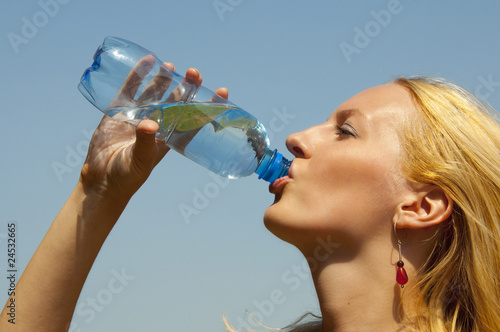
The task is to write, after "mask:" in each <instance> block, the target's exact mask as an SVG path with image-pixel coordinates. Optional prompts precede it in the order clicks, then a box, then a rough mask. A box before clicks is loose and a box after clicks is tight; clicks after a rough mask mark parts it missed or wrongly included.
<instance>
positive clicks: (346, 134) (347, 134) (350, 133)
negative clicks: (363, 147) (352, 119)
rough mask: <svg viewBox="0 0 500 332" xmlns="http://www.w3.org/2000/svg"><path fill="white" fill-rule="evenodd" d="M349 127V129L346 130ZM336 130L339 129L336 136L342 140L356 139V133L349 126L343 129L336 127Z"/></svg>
mask: <svg viewBox="0 0 500 332" xmlns="http://www.w3.org/2000/svg"><path fill="white" fill-rule="evenodd" d="M346 127H348V128H346ZM335 128H336V129H337V132H336V134H337V135H338V136H339V137H340V138H350V137H356V131H355V130H354V129H353V128H352V127H351V126H349V125H345V124H344V125H343V126H342V127H341V126H335Z"/></svg>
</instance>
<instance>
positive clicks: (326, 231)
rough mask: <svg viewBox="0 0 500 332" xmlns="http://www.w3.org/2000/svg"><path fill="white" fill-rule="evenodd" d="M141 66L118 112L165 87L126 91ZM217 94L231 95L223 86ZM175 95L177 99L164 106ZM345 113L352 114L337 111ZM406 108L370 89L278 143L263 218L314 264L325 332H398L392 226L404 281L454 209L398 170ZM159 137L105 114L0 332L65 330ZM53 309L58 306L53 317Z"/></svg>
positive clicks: (156, 157) (392, 89)
mask: <svg viewBox="0 0 500 332" xmlns="http://www.w3.org/2000/svg"><path fill="white" fill-rule="evenodd" d="M143 61H144V62H143V63H139V64H138V65H137V68H135V69H134V70H132V71H131V73H130V74H129V77H128V79H127V81H126V82H125V84H124V86H123V88H122V91H121V92H120V93H119V95H118V96H117V97H116V102H117V104H119V105H123V104H124V103H125V104H126V103H130V104H133V105H137V104H140V103H141V101H146V100H147V101H151V100H153V101H154V100H155V98H156V96H161V95H162V89H165V90H166V88H167V87H168V84H169V83H168V82H165V81H162V78H161V77H158V79H157V80H153V83H152V85H151V86H150V87H148V88H147V89H146V90H145V92H144V94H143V95H142V96H140V97H139V98H138V99H137V100H134V99H133V98H134V96H135V93H136V91H134V89H136V88H137V84H135V82H137V81H138V80H141V77H142V75H145V72H147V70H144V68H147V66H148V61H150V60H149V59H148V58H144V60H143ZM167 66H169V67H170V68H172V69H173V65H171V64H167ZM185 77H186V78H185V80H186V84H194V85H197V86H199V85H201V82H202V78H201V75H200V74H199V72H198V71H197V70H196V69H192V68H191V69H189V70H188V71H187V73H186V76H185ZM216 94H218V95H219V96H221V97H223V98H226V99H227V97H228V92H227V89H225V88H221V89H218V90H217V91H216ZM179 95H180V94H179V91H174V92H173V94H172V95H171V96H169V98H175V99H178V96H179ZM352 109H357V110H358V111H357V112H352V111H351V112H345V110H352ZM414 111H415V108H414V107H413V105H412V103H411V101H410V98H409V95H408V93H407V92H406V90H404V89H403V88H401V87H399V86H395V85H386V86H382V87H376V88H373V89H370V90H367V91H365V92H363V93H361V94H359V95H357V96H355V97H353V98H352V99H350V100H349V101H347V102H346V103H344V104H343V105H341V106H340V107H339V109H338V110H337V111H335V112H334V114H333V115H332V116H331V117H330V119H329V120H328V121H327V122H326V123H325V124H322V125H319V126H315V127H312V128H310V129H308V130H306V131H304V132H301V133H298V134H294V135H292V136H290V138H289V139H288V140H287V146H288V148H289V149H290V151H292V153H293V154H294V155H295V156H296V159H295V160H294V161H293V163H292V167H291V170H290V176H289V177H285V178H283V179H280V180H279V181H277V182H275V183H274V184H273V185H271V187H270V189H271V192H273V193H274V194H275V195H276V201H275V203H274V204H273V205H272V206H271V207H269V209H268V210H267V211H266V214H265V217H264V220H265V224H266V226H267V227H268V228H269V229H270V230H271V231H272V232H273V233H274V234H276V235H277V236H278V237H280V238H281V239H283V240H286V241H288V242H290V243H292V244H294V245H296V246H297V247H298V248H299V249H300V250H301V251H302V252H303V254H304V255H305V256H306V257H307V258H308V260H309V262H310V263H311V272H312V275H313V280H314V283H315V286H316V290H317V293H318V298H319V301H320V307H321V311H322V315H323V320H324V323H323V327H322V331H323V332H326V331H384V332H387V331H396V329H398V328H399V327H400V319H399V316H398V313H397V310H396V309H395V308H396V307H397V304H398V301H399V292H400V291H401V290H400V288H399V286H398V285H396V284H395V281H394V277H395V263H396V261H397V259H398V258H397V252H396V251H395V248H396V243H395V238H394V235H393V232H392V229H393V225H394V223H395V222H396V221H397V226H398V229H400V230H405V229H407V230H409V231H408V232H406V234H404V244H405V250H404V261H405V268H406V270H407V272H408V274H409V275H410V278H413V277H414V273H415V272H414V271H415V269H416V268H417V267H418V266H420V265H421V264H422V262H423V260H424V259H425V257H427V256H426V254H427V253H428V248H426V247H424V246H423V244H422V243H423V240H424V239H427V238H429V237H430V235H432V231H433V229H434V228H435V227H438V226H439V224H440V223H441V222H442V221H443V220H445V219H446V218H447V216H449V213H450V211H451V205H452V204H451V203H450V202H449V200H448V199H447V197H446V195H444V194H443V193H442V191H441V190H440V189H439V188H434V187H432V186H423V185H422V186H414V185H411V184H408V183H407V182H406V181H405V180H404V178H403V177H402V175H401V174H400V173H399V171H398V170H399V168H398V165H399V164H398V163H399V154H400V146H399V143H398V130H399V128H400V127H401V123H402V119H403V118H404V116H401V115H402V114H411V112H414ZM361 113H362V114H363V115H361ZM336 126H338V127H340V129H339V128H336ZM157 130H158V125H157V124H156V122H154V121H149V120H145V121H142V122H140V123H139V124H138V125H137V127H134V126H132V125H130V124H128V123H124V122H119V121H114V120H112V119H111V118H109V117H107V116H105V117H104V118H103V119H102V121H101V123H100V124H99V126H98V128H97V129H96V131H95V133H94V136H93V138H92V140H91V142H90V145H89V152H88V156H87V159H86V161H85V163H84V165H83V167H82V171H81V176H80V179H79V181H78V183H77V185H76V186H75V189H74V190H73V192H72V193H71V195H70V197H69V198H68V200H67V202H66V203H65V205H64V206H63V208H62V209H61V211H60V212H59V214H58V215H57V216H56V218H55V220H54V222H53V224H52V226H51V227H50V229H49V231H48V232H47V234H46V236H45V238H44V239H43V240H42V242H41V244H40V246H39V247H38V249H37V251H36V252H35V254H34V256H33V257H32V259H31V261H30V263H29V264H28V266H27V267H26V269H25V271H24V273H23V275H22V276H21V278H20V280H19V282H18V284H17V286H16V294H15V301H16V304H17V305H16V316H17V322H16V325H13V324H9V323H8V316H7V313H8V309H7V308H4V311H2V313H1V314H0V330H1V331H14V330H15V331H42V332H43V331H65V330H67V329H68V328H69V325H70V322H71V317H72V315H73V311H74V309H75V305H76V302H77V300H78V296H79V294H80V292H81V289H82V287H83V284H84V282H85V279H86V278H87V275H88V273H89V271H90V269H91V267H92V264H93V262H94V260H95V258H96V256H97V254H98V253H99V250H100V248H101V246H102V244H103V242H104V241H105V239H106V237H107V236H108V234H109V232H110V231H111V229H112V228H113V227H114V225H115V224H116V222H117V220H118V218H119V216H120V214H121V213H122V212H123V210H124V208H125V206H126V205H127V203H128V201H129V200H130V198H131V197H132V195H133V194H134V193H135V192H136V191H137V190H138V189H139V188H140V186H141V185H142V184H143V183H144V182H145V181H146V179H147V178H148V176H149V174H150V173H151V171H152V170H153V168H154V166H155V165H156V164H157V163H158V162H159V161H160V160H161V159H162V157H163V156H164V155H165V154H166V153H167V151H168V148H167V147H166V146H165V145H164V143H163V142H157V141H156V139H155V132H156V131H157ZM354 131H355V135H353V134H354ZM325 244H326V245H325ZM330 244H334V246H332V245H330ZM318 249H319V250H318ZM54 257H57V260H55V259H54ZM41 276H43V277H41ZM410 280H411V279H410ZM7 303H9V302H7ZM53 308H58V310H57V314H54V311H53Z"/></svg>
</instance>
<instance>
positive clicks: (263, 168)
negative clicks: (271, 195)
mask: <svg viewBox="0 0 500 332" xmlns="http://www.w3.org/2000/svg"><path fill="white" fill-rule="evenodd" d="M290 164H291V161H289V160H288V159H286V158H285V157H283V155H282V154H281V153H279V152H278V150H274V151H272V150H270V149H268V150H267V151H266V153H265V154H264V156H263V157H262V159H261V161H260V163H259V167H258V168H257V170H256V171H255V173H257V174H258V175H259V179H263V180H266V181H267V182H269V183H273V182H274V181H275V180H276V179H279V178H280V177H283V176H285V175H287V174H288V169H289V168H290Z"/></svg>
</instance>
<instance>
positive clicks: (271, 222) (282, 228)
mask: <svg viewBox="0 0 500 332" xmlns="http://www.w3.org/2000/svg"><path fill="white" fill-rule="evenodd" d="M288 211H290V210H289V209H287V212H288ZM264 225H265V226H266V228H267V229H268V230H269V231H270V232H271V233H273V234H274V235H275V236H276V237H278V238H279V239H281V240H283V241H285V242H288V243H290V244H293V245H296V244H298V243H299V242H300V241H301V240H303V239H304V229H303V226H304V225H303V224H302V223H301V222H297V219H296V218H293V215H289V214H288V213H286V212H284V211H283V209H282V207H281V206H280V205H279V204H276V203H275V204H273V205H271V206H270V207H268V208H267V210H266V212H265V213H264Z"/></svg>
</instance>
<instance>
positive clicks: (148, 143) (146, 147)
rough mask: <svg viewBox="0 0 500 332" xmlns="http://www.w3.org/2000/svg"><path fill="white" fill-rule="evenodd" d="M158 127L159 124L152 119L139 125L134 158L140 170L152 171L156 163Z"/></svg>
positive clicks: (134, 146)
mask: <svg viewBox="0 0 500 332" xmlns="http://www.w3.org/2000/svg"><path fill="white" fill-rule="evenodd" d="M158 129H159V126H158V124H157V123H156V122H154V121H152V120H144V121H141V122H139V124H138V125H137V130H136V139H135V143H134V145H133V148H132V160H133V163H134V164H135V166H136V167H137V168H138V169H139V170H144V171H146V172H150V171H151V170H152V169H153V167H154V165H155V161H156V159H157V155H158V147H157V145H156V138H155V134H156V131H157V130H158Z"/></svg>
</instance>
